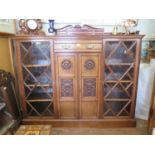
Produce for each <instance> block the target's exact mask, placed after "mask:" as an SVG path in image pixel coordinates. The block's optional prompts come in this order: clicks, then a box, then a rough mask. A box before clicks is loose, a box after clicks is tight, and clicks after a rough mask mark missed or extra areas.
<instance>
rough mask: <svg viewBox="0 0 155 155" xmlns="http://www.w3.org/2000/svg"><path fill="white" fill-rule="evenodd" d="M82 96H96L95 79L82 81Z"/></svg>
mask: <svg viewBox="0 0 155 155" xmlns="http://www.w3.org/2000/svg"><path fill="white" fill-rule="evenodd" d="M84 96H89V97H90V96H96V79H95V78H89V79H84Z"/></svg>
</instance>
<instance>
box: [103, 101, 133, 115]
mask: <svg viewBox="0 0 155 155" xmlns="http://www.w3.org/2000/svg"><path fill="white" fill-rule="evenodd" d="M130 107H131V104H130V101H106V102H105V107H104V116H129V115H130Z"/></svg>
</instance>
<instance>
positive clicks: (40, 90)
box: [25, 86, 53, 100]
mask: <svg viewBox="0 0 155 155" xmlns="http://www.w3.org/2000/svg"><path fill="white" fill-rule="evenodd" d="M25 95H26V99H27V100H34V99H36V100H37V99H51V98H52V95H53V89H52V87H45V86H41V87H37V86H27V87H25Z"/></svg>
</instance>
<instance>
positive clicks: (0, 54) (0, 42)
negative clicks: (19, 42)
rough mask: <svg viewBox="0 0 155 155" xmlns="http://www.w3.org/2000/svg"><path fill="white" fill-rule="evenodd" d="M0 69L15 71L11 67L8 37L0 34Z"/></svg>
mask: <svg viewBox="0 0 155 155" xmlns="http://www.w3.org/2000/svg"><path fill="white" fill-rule="evenodd" d="M0 69H3V70H5V71H8V72H11V73H12V72H13V71H12V67H11V59H10V49H9V41H8V38H7V37H1V36H0Z"/></svg>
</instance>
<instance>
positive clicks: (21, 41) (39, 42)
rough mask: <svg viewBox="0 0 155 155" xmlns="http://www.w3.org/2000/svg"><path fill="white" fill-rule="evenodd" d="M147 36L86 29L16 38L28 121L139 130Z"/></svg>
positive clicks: (16, 58) (69, 28) (18, 71)
mask: <svg viewBox="0 0 155 155" xmlns="http://www.w3.org/2000/svg"><path fill="white" fill-rule="evenodd" d="M142 37H143V36H142V35H111V34H104V33H103V29H97V28H93V27H90V26H87V25H86V26H84V27H80V26H76V27H72V26H67V27H65V28H62V29H59V30H58V31H57V34H56V35H55V36H16V37H14V38H12V42H13V56H14V66H15V70H16V75H17V80H16V81H17V83H18V86H19V96H20V101H21V107H22V112H23V123H25V124H29V123H31V124H32V123H35V124H39V123H44V124H45V123H51V124H53V126H75V127H76V126H77V127H79V126H87V127H105V126H109V127H110V126H111V127H113V126H120V127H121V126H134V125H135V120H134V111H135V104H136V103H135V101H136V91H137V79H138V70H139V60H140V47H141V39H142Z"/></svg>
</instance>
